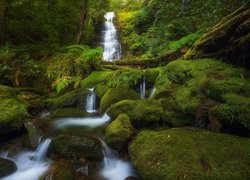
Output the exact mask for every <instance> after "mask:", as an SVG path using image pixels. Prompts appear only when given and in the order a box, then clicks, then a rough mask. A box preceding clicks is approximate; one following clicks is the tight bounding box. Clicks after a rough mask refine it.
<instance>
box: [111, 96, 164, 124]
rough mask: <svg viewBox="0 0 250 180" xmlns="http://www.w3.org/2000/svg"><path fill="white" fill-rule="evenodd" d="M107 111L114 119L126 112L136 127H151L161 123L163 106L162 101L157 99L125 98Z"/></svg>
mask: <svg viewBox="0 0 250 180" xmlns="http://www.w3.org/2000/svg"><path fill="white" fill-rule="evenodd" d="M107 113H108V114H109V115H110V116H111V117H112V118H113V119H115V118H116V117H118V115H119V114H121V113H125V114H127V115H128V116H129V118H130V120H131V123H132V124H133V125H134V126H135V127H150V126H155V125H158V124H159V122H160V120H161V119H162V116H163V108H162V107H161V103H160V102H158V101H155V100H124V101H120V102H118V103H116V104H113V105H112V106H111V107H110V108H109V109H108V111H107Z"/></svg>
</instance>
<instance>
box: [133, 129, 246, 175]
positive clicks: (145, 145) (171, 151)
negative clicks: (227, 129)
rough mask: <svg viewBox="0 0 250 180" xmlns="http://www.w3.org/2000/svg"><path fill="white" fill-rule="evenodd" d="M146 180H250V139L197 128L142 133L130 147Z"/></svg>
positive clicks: (134, 160)
mask: <svg viewBox="0 0 250 180" xmlns="http://www.w3.org/2000/svg"><path fill="white" fill-rule="evenodd" d="M129 154H130V157H131V160H132V163H133V164H134V166H135V167H136V169H137V170H138V171H139V173H140V174H141V176H142V178H143V179H184V178H185V179H247V178H248V177H249V176H250V172H249V168H250V140H249V139H247V138H242V137H238V136H232V135H228V134H219V133H213V132H209V131H206V130H202V129H194V128H173V129H168V130H163V131H148V130H145V131H142V132H140V133H139V134H138V135H137V137H136V139H135V140H134V141H133V142H132V144H131V145H130V146H129Z"/></svg>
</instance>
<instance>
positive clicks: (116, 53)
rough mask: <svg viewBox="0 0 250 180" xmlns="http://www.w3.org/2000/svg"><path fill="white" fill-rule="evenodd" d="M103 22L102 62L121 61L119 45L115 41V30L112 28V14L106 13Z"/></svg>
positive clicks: (113, 15) (116, 40) (113, 14)
mask: <svg viewBox="0 0 250 180" xmlns="http://www.w3.org/2000/svg"><path fill="white" fill-rule="evenodd" d="M104 17H105V19H106V22H105V30H104V37H103V40H104V42H103V46H104V51H103V60H104V61H114V60H119V59H121V44H120V43H119V41H118V39H117V30H116V28H115V26H114V23H113V19H114V17H115V13H114V12H107V13H106V14H105V15H104Z"/></svg>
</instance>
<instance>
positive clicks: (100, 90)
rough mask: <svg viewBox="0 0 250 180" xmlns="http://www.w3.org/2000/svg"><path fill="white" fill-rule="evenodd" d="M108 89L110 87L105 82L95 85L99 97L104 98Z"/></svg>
mask: <svg viewBox="0 0 250 180" xmlns="http://www.w3.org/2000/svg"><path fill="white" fill-rule="evenodd" d="M108 90H109V87H108V86H107V85H106V84H104V83H100V84H98V85H97V86H96V87H95V93H96V95H97V96H98V97H99V98H102V97H103V96H104V94H105V93H106V92H107V91H108Z"/></svg>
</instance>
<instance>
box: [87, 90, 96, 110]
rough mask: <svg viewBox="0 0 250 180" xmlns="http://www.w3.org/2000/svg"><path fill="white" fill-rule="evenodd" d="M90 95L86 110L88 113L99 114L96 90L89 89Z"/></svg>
mask: <svg viewBox="0 0 250 180" xmlns="http://www.w3.org/2000/svg"><path fill="white" fill-rule="evenodd" d="M88 90H89V93H88V95H87V100H86V106H85V110H86V111H87V112H88V113H94V112H97V109H96V94H95V92H94V88H91V89H88Z"/></svg>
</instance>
